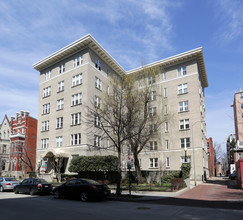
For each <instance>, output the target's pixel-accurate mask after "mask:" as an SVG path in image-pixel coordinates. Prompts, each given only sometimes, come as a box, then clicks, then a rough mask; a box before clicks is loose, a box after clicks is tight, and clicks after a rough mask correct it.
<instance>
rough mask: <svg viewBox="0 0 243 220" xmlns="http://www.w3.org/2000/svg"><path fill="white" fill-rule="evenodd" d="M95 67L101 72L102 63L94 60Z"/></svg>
mask: <svg viewBox="0 0 243 220" xmlns="http://www.w3.org/2000/svg"><path fill="white" fill-rule="evenodd" d="M95 67H96V68H97V69H99V71H101V69H102V63H101V62H100V61H99V60H95Z"/></svg>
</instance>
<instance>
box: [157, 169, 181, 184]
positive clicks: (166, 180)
mask: <svg viewBox="0 0 243 220" xmlns="http://www.w3.org/2000/svg"><path fill="white" fill-rule="evenodd" d="M179 177H180V171H171V172H169V173H167V174H165V175H164V176H162V177H161V183H162V184H170V183H171V180H172V179H175V178H179Z"/></svg>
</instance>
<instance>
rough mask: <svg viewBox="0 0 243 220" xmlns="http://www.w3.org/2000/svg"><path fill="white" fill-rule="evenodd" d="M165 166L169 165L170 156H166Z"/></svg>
mask: <svg viewBox="0 0 243 220" xmlns="http://www.w3.org/2000/svg"><path fill="white" fill-rule="evenodd" d="M166 167H167V168H168V167H170V158H169V157H166Z"/></svg>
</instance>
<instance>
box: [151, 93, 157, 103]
mask: <svg viewBox="0 0 243 220" xmlns="http://www.w3.org/2000/svg"><path fill="white" fill-rule="evenodd" d="M150 98H151V101H154V100H156V91H152V92H151V93H150Z"/></svg>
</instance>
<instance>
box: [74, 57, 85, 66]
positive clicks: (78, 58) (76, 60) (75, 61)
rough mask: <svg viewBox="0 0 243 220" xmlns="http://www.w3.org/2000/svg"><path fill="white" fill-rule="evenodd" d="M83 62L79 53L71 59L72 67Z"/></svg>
mask: <svg viewBox="0 0 243 220" xmlns="http://www.w3.org/2000/svg"><path fill="white" fill-rule="evenodd" d="M81 64H83V55H80V56H78V57H75V58H74V59H73V67H77V66H79V65H81Z"/></svg>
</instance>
